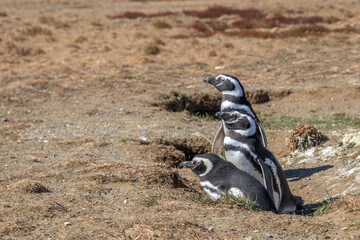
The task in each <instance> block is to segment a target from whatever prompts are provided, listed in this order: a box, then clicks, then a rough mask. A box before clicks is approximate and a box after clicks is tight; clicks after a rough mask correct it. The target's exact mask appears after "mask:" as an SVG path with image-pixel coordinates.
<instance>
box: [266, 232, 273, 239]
mask: <svg viewBox="0 0 360 240" xmlns="http://www.w3.org/2000/svg"><path fill="white" fill-rule="evenodd" d="M265 236H266V237H268V238H272V237H273V236H272V235H271V234H270V233H266V234H265Z"/></svg>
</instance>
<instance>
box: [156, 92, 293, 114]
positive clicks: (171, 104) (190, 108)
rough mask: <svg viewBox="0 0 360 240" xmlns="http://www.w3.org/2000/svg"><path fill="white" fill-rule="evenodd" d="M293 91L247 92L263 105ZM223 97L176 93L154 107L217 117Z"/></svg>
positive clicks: (212, 93) (159, 101) (254, 102)
mask: <svg viewBox="0 0 360 240" xmlns="http://www.w3.org/2000/svg"><path fill="white" fill-rule="evenodd" d="M291 93H292V91H290V90H283V91H279V92H274V91H265V90H262V89H260V90H255V91H249V92H246V97H247V99H248V100H249V101H250V103H251V104H262V103H266V102H269V101H270V100H271V99H276V98H283V97H286V96H288V95H290V94H291ZM221 99H222V95H221V93H220V92H218V93H215V94H214V92H211V93H193V94H191V95H185V94H182V93H179V92H176V91H171V92H170V93H169V94H163V95H161V96H160V97H159V99H158V100H157V101H155V102H153V103H152V105H153V106H157V107H161V108H162V109H164V110H166V111H169V112H182V111H187V112H189V113H190V114H195V115H200V116H215V113H216V112H218V111H220V104H221Z"/></svg>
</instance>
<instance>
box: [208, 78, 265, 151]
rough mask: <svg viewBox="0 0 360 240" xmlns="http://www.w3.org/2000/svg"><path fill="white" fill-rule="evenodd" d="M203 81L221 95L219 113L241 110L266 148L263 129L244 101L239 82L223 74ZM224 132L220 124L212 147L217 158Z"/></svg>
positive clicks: (242, 90) (222, 125) (248, 104)
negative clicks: (253, 124)
mask: <svg viewBox="0 0 360 240" xmlns="http://www.w3.org/2000/svg"><path fill="white" fill-rule="evenodd" d="M203 81H204V82H206V83H209V84H211V85H213V86H214V87H215V88H216V89H217V90H219V91H220V92H221V93H222V101H221V107H220V110H221V112H231V111H236V110H239V111H240V110H242V111H246V112H247V113H248V114H249V115H251V116H252V117H253V118H254V119H255V122H256V134H257V135H258V136H259V138H260V139H261V140H262V144H263V146H264V147H267V139H266V135H265V131H264V128H263V126H262V125H261V122H260V120H259V119H258V117H257V116H256V114H255V112H254V110H253V108H252V107H251V104H250V102H249V101H248V100H247V99H246V95H245V91H244V87H243V86H242V85H241V83H240V81H239V80H238V79H237V78H236V77H233V76H229V75H225V74H220V75H218V76H217V77H211V76H207V77H203ZM225 132H226V129H225V128H224V124H223V123H222V124H221V126H220V128H219V130H218V131H217V133H216V135H215V138H214V142H213V146H212V152H213V153H214V154H216V155H219V156H220V154H221V149H222V147H223V141H224V137H225Z"/></svg>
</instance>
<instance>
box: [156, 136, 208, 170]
mask: <svg viewBox="0 0 360 240" xmlns="http://www.w3.org/2000/svg"><path fill="white" fill-rule="evenodd" d="M154 145H155V147H154ZM149 150H150V158H151V159H152V160H153V161H155V162H161V163H166V164H167V165H169V166H170V167H174V168H178V167H179V164H180V163H181V162H183V161H190V160H192V158H193V157H194V156H195V155H198V154H202V153H209V152H211V143H210V142H208V141H207V140H206V139H205V138H202V137H196V136H190V137H186V138H183V139H170V140H166V139H157V140H156V141H155V143H153V144H152V145H151V146H150V149H149Z"/></svg>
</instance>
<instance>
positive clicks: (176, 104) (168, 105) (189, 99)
mask: <svg viewBox="0 0 360 240" xmlns="http://www.w3.org/2000/svg"><path fill="white" fill-rule="evenodd" d="M220 104H221V95H220V94H219V95H210V94H208V93H194V94H193V95H191V96H186V95H183V94H181V93H178V92H175V91H172V92H170V94H168V95H163V96H162V97H161V99H160V101H158V102H155V103H153V106H159V107H161V108H163V109H165V110H166V111H170V112H182V111H184V110H186V111H188V112H190V113H192V114H200V115H207V116H209V115H211V116H214V115H215V113H216V112H218V111H219V110H220Z"/></svg>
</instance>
